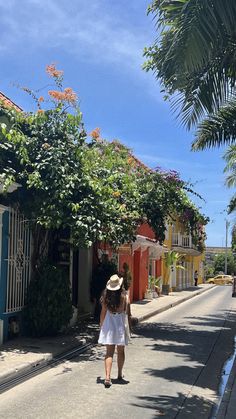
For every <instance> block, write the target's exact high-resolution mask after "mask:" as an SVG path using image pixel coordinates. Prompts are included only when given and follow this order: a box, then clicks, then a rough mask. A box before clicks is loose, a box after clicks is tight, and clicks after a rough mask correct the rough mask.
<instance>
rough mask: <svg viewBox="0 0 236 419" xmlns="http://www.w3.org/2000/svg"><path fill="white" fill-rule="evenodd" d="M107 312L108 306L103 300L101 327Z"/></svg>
mask: <svg viewBox="0 0 236 419" xmlns="http://www.w3.org/2000/svg"><path fill="white" fill-rule="evenodd" d="M106 312H107V308H106V305H105V303H104V302H103V303H102V311H101V314H100V327H102V324H103V322H104V319H105V316H106Z"/></svg>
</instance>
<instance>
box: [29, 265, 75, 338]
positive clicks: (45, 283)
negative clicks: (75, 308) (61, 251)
mask: <svg viewBox="0 0 236 419" xmlns="http://www.w3.org/2000/svg"><path fill="white" fill-rule="evenodd" d="M71 316H72V303H71V295H70V283H69V278H68V277H67V276H66V274H65V272H64V271H63V270H62V269H60V268H58V267H57V266H54V265H52V264H50V263H49V262H48V261H44V263H42V264H41V266H40V268H38V269H37V270H36V271H35V273H34V275H33V278H32V280H31V282H30V285H29V288H28V293H27V305H26V307H25V310H24V321H25V324H26V327H27V334H29V335H30V336H35V337H36V336H37V337H41V336H50V335H55V334H57V333H58V332H59V331H60V329H61V328H62V327H63V326H66V325H67V324H68V322H69V320H70V318H71Z"/></svg>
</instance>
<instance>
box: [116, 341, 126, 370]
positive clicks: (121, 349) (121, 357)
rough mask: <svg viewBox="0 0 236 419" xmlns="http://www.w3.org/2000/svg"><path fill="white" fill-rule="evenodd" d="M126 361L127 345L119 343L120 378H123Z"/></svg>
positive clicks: (118, 364)
mask: <svg viewBox="0 0 236 419" xmlns="http://www.w3.org/2000/svg"><path fill="white" fill-rule="evenodd" d="M124 363H125V347H124V346H120V345H117V367H118V378H122V370H123V366H124Z"/></svg>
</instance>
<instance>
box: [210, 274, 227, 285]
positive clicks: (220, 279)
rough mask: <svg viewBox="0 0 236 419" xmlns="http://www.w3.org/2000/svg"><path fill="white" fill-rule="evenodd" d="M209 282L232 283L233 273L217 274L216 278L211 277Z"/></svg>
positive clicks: (218, 283)
mask: <svg viewBox="0 0 236 419" xmlns="http://www.w3.org/2000/svg"><path fill="white" fill-rule="evenodd" d="M206 282H207V284H216V285H232V283H233V277H232V276H231V275H216V276H214V278H209V279H208V280H207V281H206Z"/></svg>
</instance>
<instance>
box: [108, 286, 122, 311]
mask: <svg viewBox="0 0 236 419" xmlns="http://www.w3.org/2000/svg"><path fill="white" fill-rule="evenodd" d="M121 294H122V287H121V288H120V289H119V290H116V291H111V290H108V289H106V290H105V296H104V302H105V304H106V306H107V309H108V310H109V311H116V310H117V309H118V307H119V306H120V303H121Z"/></svg>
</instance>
